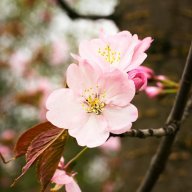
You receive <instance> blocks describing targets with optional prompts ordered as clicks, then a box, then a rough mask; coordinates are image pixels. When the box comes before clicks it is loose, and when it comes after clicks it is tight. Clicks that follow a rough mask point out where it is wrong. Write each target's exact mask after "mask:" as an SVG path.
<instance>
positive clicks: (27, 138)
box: [14, 122, 56, 158]
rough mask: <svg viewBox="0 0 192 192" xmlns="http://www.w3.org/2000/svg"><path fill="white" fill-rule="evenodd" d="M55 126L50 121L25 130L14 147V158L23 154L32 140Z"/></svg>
mask: <svg viewBox="0 0 192 192" xmlns="http://www.w3.org/2000/svg"><path fill="white" fill-rule="evenodd" d="M53 128H56V127H55V126H54V125H52V124H51V123H50V122H45V123H41V124H38V125H36V126H34V127H32V128H31V129H28V130H27V131H25V132H24V133H23V134H22V135H21V136H20V137H19V139H18V140H17V143H16V145H15V148H14V153H15V158H17V157H20V156H22V155H25V154H26V152H27V148H28V147H29V145H30V143H31V142H32V140H33V139H34V138H35V137H37V136H38V135H39V134H41V133H42V132H44V131H48V130H50V129H53Z"/></svg>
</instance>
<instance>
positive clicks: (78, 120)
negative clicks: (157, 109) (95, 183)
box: [46, 61, 138, 147]
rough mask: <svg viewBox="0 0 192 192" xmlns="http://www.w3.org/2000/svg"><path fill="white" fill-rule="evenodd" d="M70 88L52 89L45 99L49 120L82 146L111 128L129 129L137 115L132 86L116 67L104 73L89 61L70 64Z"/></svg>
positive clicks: (114, 130) (91, 143)
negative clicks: (66, 131)
mask: <svg viewBox="0 0 192 192" xmlns="http://www.w3.org/2000/svg"><path fill="white" fill-rule="evenodd" d="M67 84H68V87H69V88H63V89H58V90H55V91H54V92H53V93H52V94H51V95H50V96H49V97H48V100H47V103H46V106H47V109H48V112H47V114H46V117H47V119H48V121H50V122H51V123H52V124H54V125H55V126H57V127H60V128H65V129H68V130H69V134H70V135H71V136H73V137H75V138H76V140H77V142H78V144H79V145H81V146H88V147H97V146H99V145H102V144H103V143H105V141H106V140H107V138H108V137H109V134H110V132H111V133H114V134H121V133H124V132H126V131H128V130H129V129H130V128H131V126H132V122H134V121H135V120H136V119H137V117H138V111H137V108H136V107H135V106H134V105H132V104H131V103H130V102H131V100H132V99H133V97H134V95H135V86H134V83H133V81H132V80H129V79H128V78H127V74H126V73H122V72H121V71H119V70H117V69H116V70H114V71H113V72H106V73H103V72H102V71H101V70H100V68H93V67H92V66H91V65H90V64H89V63H88V62H86V61H82V62H80V63H79V65H76V64H71V65H70V66H69V67H68V70H67Z"/></svg>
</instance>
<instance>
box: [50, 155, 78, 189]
mask: <svg viewBox="0 0 192 192" xmlns="http://www.w3.org/2000/svg"><path fill="white" fill-rule="evenodd" d="M74 176H75V174H72V175H68V174H67V173H66V171H65V170H64V158H63V157H62V158H61V160H60V162H59V165H58V169H57V170H56V171H55V173H54V175H53V177H52V179H51V181H52V183H55V184H56V185H55V187H54V188H53V189H51V191H57V190H59V189H60V188H61V187H63V185H65V190H66V192H81V189H80V188H79V186H78V184H77V183H76V181H75V180H74V178H73V177H74Z"/></svg>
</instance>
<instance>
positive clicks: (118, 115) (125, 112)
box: [103, 104, 138, 134]
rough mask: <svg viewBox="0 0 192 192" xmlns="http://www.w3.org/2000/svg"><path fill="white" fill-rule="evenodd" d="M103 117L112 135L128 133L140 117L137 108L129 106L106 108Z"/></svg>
mask: <svg viewBox="0 0 192 192" xmlns="http://www.w3.org/2000/svg"><path fill="white" fill-rule="evenodd" d="M103 115H104V117H105V119H106V120H107V122H108V126H109V131H110V132H111V133H116V134H121V133H124V132H126V131H128V130H129V129H130V128H131V126H132V122H134V121H135V120H136V119H137V117H138V111H137V108H136V107H135V106H134V105H132V104H129V105H128V106H126V107H122V108H121V107H106V108H105V110H104V111H103Z"/></svg>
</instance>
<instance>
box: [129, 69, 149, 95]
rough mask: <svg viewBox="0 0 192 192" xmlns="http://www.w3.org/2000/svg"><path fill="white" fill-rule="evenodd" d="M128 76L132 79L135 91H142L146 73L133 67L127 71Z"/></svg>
mask: <svg viewBox="0 0 192 192" xmlns="http://www.w3.org/2000/svg"><path fill="white" fill-rule="evenodd" d="M128 78H129V79H131V80H133V81H134V84H135V88H136V91H142V90H144V89H145V87H146V86H147V75H146V73H145V72H143V71H142V70H139V69H134V70H132V71H130V72H129V73H128Z"/></svg>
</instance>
